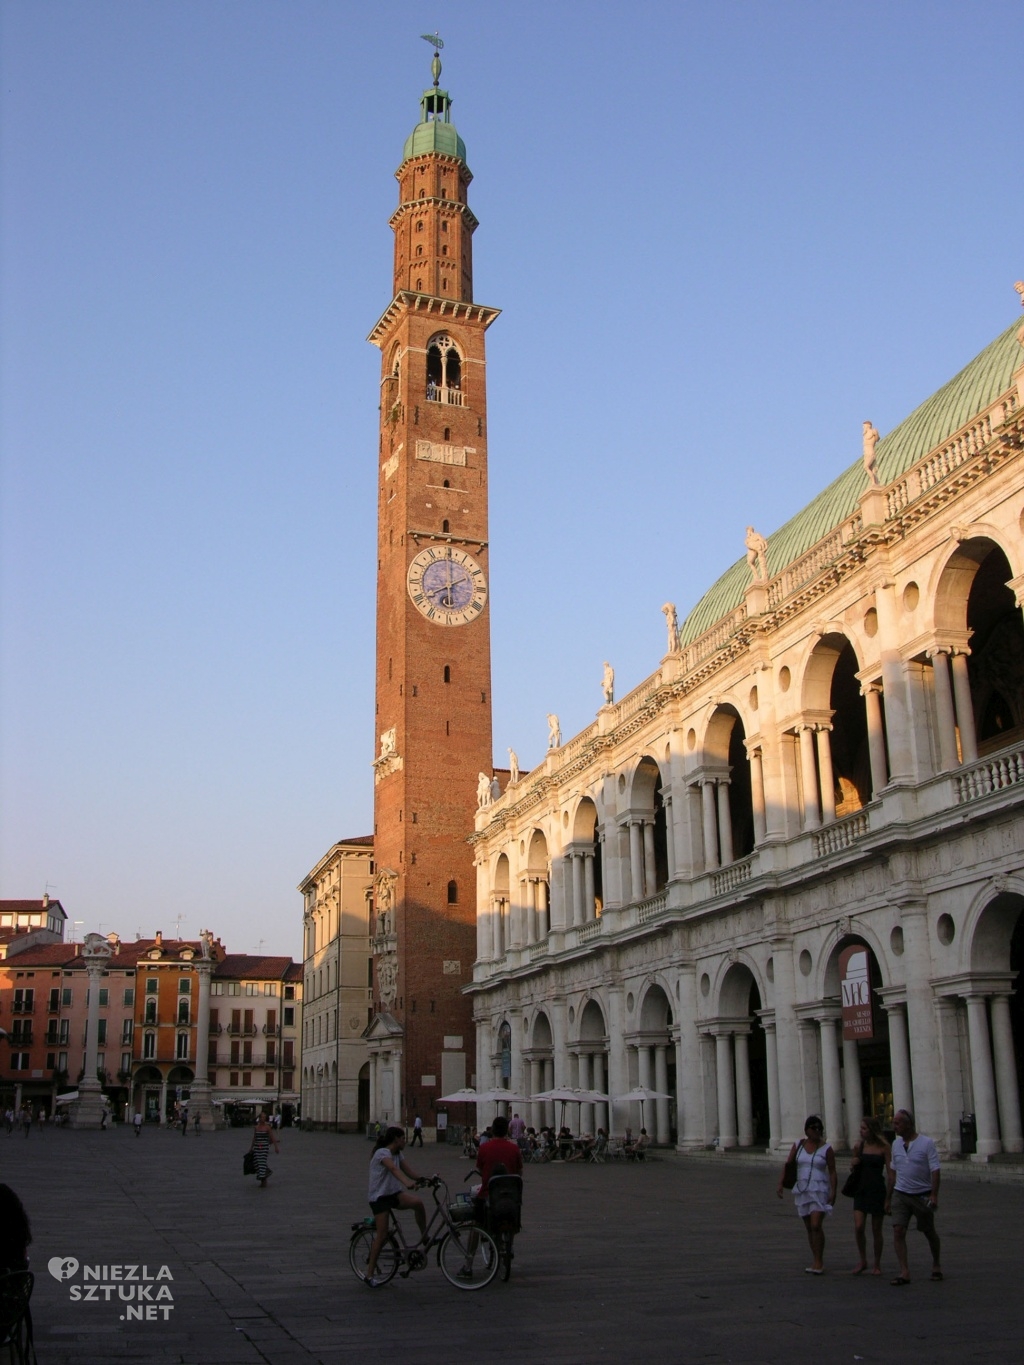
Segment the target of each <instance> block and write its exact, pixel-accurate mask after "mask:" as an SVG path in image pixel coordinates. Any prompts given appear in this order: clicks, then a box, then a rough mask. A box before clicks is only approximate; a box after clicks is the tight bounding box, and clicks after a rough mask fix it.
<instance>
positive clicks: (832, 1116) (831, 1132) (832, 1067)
mask: <svg viewBox="0 0 1024 1365" xmlns="http://www.w3.org/2000/svg"><path fill="white" fill-rule="evenodd" d="M818 1035H819V1038H820V1041H821V1089H822V1102H823V1105H824V1109H825V1113H824V1114H823V1115H822V1117H823V1118H824V1120H825V1132H826V1134H827V1136H828V1140H829V1142H831V1144H832V1146H833V1147H838V1148H839V1149H840V1150H841V1149H842V1148H844V1147H845V1146H846V1134H845V1132H844V1131H843V1092H842V1089H841V1087H840V1079H839V1049H838V1047H837V1046H836V1021H835V1018H834V1016H832V1015H824V1016H823V1017H822V1018H820V1019H819V1020H818Z"/></svg>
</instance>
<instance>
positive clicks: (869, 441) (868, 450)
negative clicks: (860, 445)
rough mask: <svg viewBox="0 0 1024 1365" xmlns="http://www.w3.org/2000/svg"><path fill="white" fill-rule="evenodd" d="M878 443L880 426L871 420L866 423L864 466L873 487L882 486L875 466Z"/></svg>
mask: <svg viewBox="0 0 1024 1365" xmlns="http://www.w3.org/2000/svg"><path fill="white" fill-rule="evenodd" d="M877 445H878V428H877V427H874V426H872V425H871V423H870V422H865V423H864V468H865V469H866V470H867V471H868V478H869V479H870V480H871V487H872V488H880V487H881V485H880V484H879V482H878V470H877V469H876V468H875V446H877Z"/></svg>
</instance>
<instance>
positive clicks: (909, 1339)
mask: <svg viewBox="0 0 1024 1365" xmlns="http://www.w3.org/2000/svg"><path fill="white" fill-rule="evenodd" d="M250 1135H251V1134H250V1132H249V1131H246V1130H233V1131H228V1132H222V1133H206V1134H204V1135H203V1136H201V1137H200V1138H198V1139H196V1138H194V1137H193V1136H192V1135H191V1134H190V1135H189V1136H188V1137H187V1138H184V1139H183V1138H182V1137H181V1135H180V1133H179V1132H177V1131H175V1132H171V1131H165V1132H160V1131H157V1130H155V1129H152V1128H147V1129H146V1130H145V1132H144V1133H143V1136H142V1137H141V1138H139V1139H136V1138H135V1137H134V1136H133V1135H132V1133H131V1132H126V1131H124V1130H122V1129H121V1128H117V1129H114V1130H112V1131H110V1132H106V1133H75V1132H69V1131H63V1132H61V1131H56V1132H55V1131H51V1132H47V1133H46V1134H45V1135H42V1136H40V1135H39V1134H38V1133H35V1132H34V1133H33V1134H32V1136H31V1137H30V1138H29V1139H27V1140H26V1139H25V1138H23V1137H21V1136H18V1135H15V1136H14V1137H12V1138H10V1139H8V1138H7V1137H5V1136H3V1135H2V1134H0V1171H2V1174H0V1179H3V1180H5V1181H6V1182H7V1183H9V1184H10V1185H12V1186H13V1187H14V1188H15V1189H16V1190H17V1191H18V1193H19V1194H20V1195H21V1197H22V1199H23V1200H24V1202H25V1205H26V1207H27V1208H28V1211H29V1214H30V1217H31V1218H32V1223H33V1231H34V1236H35V1240H34V1242H33V1246H32V1268H33V1270H34V1271H35V1273H36V1286H35V1294H34V1299H33V1310H34V1317H35V1325H36V1339H37V1347H38V1351H39V1359H40V1362H41V1365H71V1362H74V1365H92V1362H97V1363H98V1362H107V1361H115V1362H116V1361H147V1362H154V1365H163V1363H164V1362H172V1361H173V1362H179V1363H181V1365H222V1363H223V1365H227V1363H228V1362H231V1363H232V1365H234V1362H238V1365H255V1363H256V1362H269V1365H313V1363H314V1362H321V1361H322V1362H325V1365H327V1363H328V1362H338V1361H345V1362H347V1361H366V1360H370V1359H373V1358H384V1357H387V1358H389V1359H392V1360H395V1361H401V1362H403V1365H411V1363H412V1362H417V1363H418V1362H424V1361H425V1362H433V1361H438V1362H440V1361H449V1360H452V1359H462V1360H467V1361H472V1362H474V1363H475V1362H480V1361H483V1362H491V1361H498V1360H501V1361H503V1362H516V1365H526V1362H529V1363H530V1365H534V1363H536V1365H546V1363H547V1362H559V1363H561V1362H584V1361H594V1360H607V1361H613V1362H633V1361H639V1360H651V1361H657V1362H659V1363H660V1362H676V1361H678V1362H711V1363H712V1365H716V1363H717V1362H727V1361H731V1362H742V1363H743V1365H747V1363H748V1362H750V1363H755V1362H780V1363H781V1362H793V1361H798V1362H815V1365H818V1362H828V1363H831V1362H840V1361H846V1362H854V1361H857V1360H863V1361H865V1362H872V1361H883V1360H885V1361H887V1362H891V1361H893V1360H898V1361H899V1363H900V1365H908V1363H910V1362H929V1363H930V1362H947V1361H949V1362H952V1361H957V1362H963V1361H965V1360H975V1359H977V1360H985V1361H987V1362H1015V1361H1018V1360H1020V1359H1021V1358H1022V1348H1021V1342H1020V1329H1021V1313H1020V1297H1019V1276H1020V1251H1021V1231H1020V1229H1021V1214H1022V1209H1024V1186H1021V1185H1006V1184H1002V1185H995V1184H982V1183H974V1182H968V1181H963V1180H961V1181H954V1180H952V1179H950V1180H947V1182H946V1183H945V1184H944V1186H943V1190H942V1200H941V1204H942V1207H941V1211H940V1221H939V1227H940V1231H941V1235H942V1238H943V1261H944V1264H945V1269H946V1275H947V1278H946V1280H945V1282H944V1283H942V1284H931V1283H929V1282H928V1279H927V1269H928V1256H927V1248H926V1247H925V1244H924V1240H923V1238H921V1237H920V1236H919V1235H918V1234H917V1233H912V1234H911V1271H912V1273H913V1274H914V1275H915V1276H916V1277H917V1278H916V1279H915V1281H914V1283H913V1284H912V1285H910V1286H909V1287H908V1288H906V1289H892V1288H890V1286H889V1279H890V1277H891V1275H893V1274H895V1258H894V1257H893V1254H892V1250H891V1244H890V1243H889V1240H888V1239H889V1238H890V1237H891V1233H890V1232H889V1228H888V1224H887V1227H886V1235H887V1247H886V1258H885V1262H884V1265H885V1270H886V1272H887V1273H886V1274H885V1275H884V1276H883V1278H882V1279H880V1280H879V1279H872V1278H870V1277H866V1276H864V1277H860V1278H859V1279H853V1278H851V1277H850V1276H849V1274H848V1273H846V1272H848V1270H849V1268H850V1266H852V1265H853V1264H854V1262H855V1248H854V1242H853V1231H852V1228H853V1219H852V1213H851V1212H850V1201H848V1200H841V1203H842V1205H843V1207H842V1208H841V1209H839V1210H837V1212H836V1214H835V1215H834V1216H833V1218H831V1219H830V1220H829V1222H828V1224H827V1235H828V1246H827V1250H826V1257H825V1259H826V1265H827V1266H828V1273H827V1274H826V1275H825V1276H823V1277H822V1278H821V1279H813V1278H812V1277H811V1276H808V1275H804V1274H803V1267H804V1266H805V1265H806V1264H807V1262H808V1256H807V1243H806V1239H805V1237H804V1232H803V1228H802V1225H801V1224H800V1222H799V1220H798V1219H797V1217H796V1214H795V1213H794V1211H793V1208H792V1205H791V1202H790V1201H789V1199H788V1197H787V1200H786V1202H785V1203H784V1204H780V1203H779V1202H778V1201H777V1200H776V1198H775V1182H776V1178H777V1172H776V1171H775V1170H774V1169H772V1170H769V1169H767V1168H758V1167H756V1166H750V1165H745V1164H741V1163H740V1162H738V1161H733V1160H732V1159H731V1158H728V1157H725V1158H715V1157H710V1156H709V1157H707V1158H702V1159H693V1158H691V1159H687V1160H682V1159H679V1158H677V1157H675V1156H674V1155H666V1156H664V1157H663V1158H662V1159H661V1160H658V1161H655V1162H651V1163H649V1164H646V1165H642V1166H634V1165H625V1164H617V1163H609V1164H607V1165H605V1166H586V1167H584V1166H578V1165H570V1166H560V1165H553V1166H536V1167H533V1166H531V1167H528V1168H527V1172H526V1182H527V1186H526V1205H525V1209H524V1232H523V1235H522V1236H521V1237H520V1238H519V1239H518V1241H517V1244H516V1247H517V1256H516V1261H515V1265H514V1268H513V1273H512V1279H511V1282H510V1283H509V1284H501V1283H500V1282H499V1281H495V1282H494V1283H493V1284H492V1285H490V1286H489V1287H488V1288H486V1289H484V1290H481V1291H480V1292H478V1293H460V1292H459V1291H458V1290H457V1289H455V1288H453V1287H452V1286H451V1285H449V1284H448V1283H447V1281H446V1280H445V1279H444V1278H443V1276H442V1275H441V1272H440V1271H439V1270H438V1269H437V1266H436V1265H435V1264H434V1263H433V1262H432V1263H431V1264H430V1266H429V1267H428V1268H427V1269H425V1270H423V1271H421V1272H419V1273H418V1274H416V1275H414V1276H413V1277H412V1278H410V1279H408V1280H402V1279H398V1278H396V1279H395V1280H394V1281H392V1283H391V1284H390V1285H389V1286H387V1287H386V1288H385V1289H381V1290H378V1291H371V1290H368V1289H367V1288H365V1286H364V1285H362V1284H360V1283H359V1282H358V1281H356V1280H355V1279H354V1277H353V1276H352V1274H351V1272H350V1270H349V1268H348V1260H347V1244H348V1236H349V1225H350V1223H351V1222H353V1221H354V1220H356V1219H358V1218H361V1217H362V1216H363V1215H364V1213H366V1212H367V1211H368V1210H367V1206H366V1202H365V1200H366V1165H367V1162H368V1160H369V1156H370V1144H369V1143H368V1142H366V1141H365V1140H363V1139H361V1138H356V1137H338V1136H335V1135H333V1134H327V1133H316V1134H309V1133H299V1132H296V1131H291V1130H286V1131H284V1132H283V1133H282V1134H281V1142H282V1151H281V1155H280V1156H279V1157H273V1156H272V1157H271V1165H272V1166H273V1168H274V1172H275V1174H274V1175H273V1177H272V1179H271V1181H270V1186H269V1188H268V1189H267V1190H265V1191H261V1190H259V1189H258V1188H257V1187H256V1184H255V1182H254V1181H253V1180H252V1178H251V1177H250V1178H248V1179H245V1178H243V1176H242V1173H241V1167H242V1153H243V1151H244V1150H245V1148H246V1147H247V1146H248V1142H249V1138H250ZM409 1157H410V1162H411V1164H412V1166H413V1168H414V1169H415V1170H417V1171H421V1172H423V1173H428V1172H430V1171H433V1170H437V1171H438V1172H439V1173H440V1174H442V1175H443V1176H444V1177H445V1178H446V1179H447V1180H448V1181H449V1183H450V1185H451V1188H452V1190H453V1191H454V1190H455V1189H459V1188H465V1187H464V1186H463V1185H462V1177H463V1175H464V1174H465V1173H466V1172H467V1171H468V1169H469V1166H470V1163H469V1162H468V1161H466V1160H464V1159H462V1158H460V1157H459V1156H458V1155H457V1152H456V1150H455V1149H454V1148H447V1147H427V1148H426V1149H425V1150H424V1151H423V1152H422V1153H421V1152H420V1151H418V1150H417V1151H415V1152H411V1153H410V1154H409ZM841 1169H843V1167H842V1166H841ZM69 1256H70V1257H75V1258H76V1259H77V1260H78V1261H79V1262H81V1263H82V1265H83V1266H84V1265H96V1264H98V1265H106V1266H111V1265H125V1264H137V1265H139V1266H143V1265H144V1266H147V1267H148V1268H149V1273H150V1274H151V1275H155V1274H156V1273H157V1271H158V1269H159V1267H160V1266H161V1265H167V1266H169V1267H170V1271H171V1274H172V1275H173V1277H174V1278H173V1281H172V1282H170V1289H171V1291H172V1293H173V1309H172V1310H171V1311H170V1313H169V1314H168V1315H167V1317H168V1320H167V1321H161V1320H159V1318H160V1317H162V1316H163V1315H162V1314H159V1315H158V1320H157V1321H141V1322H140V1321H133V1322H121V1321H119V1318H120V1314H121V1313H122V1312H124V1311H125V1307H126V1305H125V1303H124V1302H121V1301H120V1300H119V1299H118V1295H117V1291H116V1290H114V1291H112V1295H113V1297H112V1299H111V1301H110V1302H103V1301H102V1296H101V1301H94V1302H84V1301H78V1302H72V1301H71V1299H70V1297H69V1293H70V1285H71V1284H77V1285H79V1286H81V1285H82V1280H83V1271H82V1270H81V1269H79V1271H78V1272H77V1274H76V1276H75V1277H74V1279H73V1280H72V1281H69V1282H68V1283H58V1282H57V1281H56V1280H54V1279H53V1278H51V1276H50V1274H49V1273H48V1272H47V1262H48V1261H49V1260H50V1258H51V1257H69ZM139 1273H141V1271H140V1272H139ZM122 1288H123V1289H124V1291H125V1293H127V1292H129V1290H130V1288H131V1287H130V1286H129V1285H123V1286H122ZM164 1302H165V1303H166V1300H164Z"/></svg>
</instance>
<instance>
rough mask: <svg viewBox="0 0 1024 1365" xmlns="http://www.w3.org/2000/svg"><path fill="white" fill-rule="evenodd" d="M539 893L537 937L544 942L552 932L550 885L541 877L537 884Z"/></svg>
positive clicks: (537, 892) (537, 894)
mask: <svg viewBox="0 0 1024 1365" xmlns="http://www.w3.org/2000/svg"><path fill="white" fill-rule="evenodd" d="M536 887H537V891H536V896H537V937H538V938H539V939H540V940H541V941H542V942H543V940H544V939H546V938H547V936H548V934H549V933H550V932H551V920H550V916H549V914H548V884H547V881H546V880H545V879H544V878H543V877H541V878H539V879H538V881H537V883H536Z"/></svg>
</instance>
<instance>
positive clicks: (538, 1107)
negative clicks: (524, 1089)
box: [530, 1060, 544, 1128]
mask: <svg viewBox="0 0 1024 1365" xmlns="http://www.w3.org/2000/svg"><path fill="white" fill-rule="evenodd" d="M543 1089H544V1063H543V1062H540V1061H536V1060H534V1061H531V1062H530V1094H531V1095H539V1094H540V1092H541V1091H542V1090H543ZM530 1122H531V1123H532V1124H533V1126H534V1128H540V1126H541V1125H542V1124H543V1122H544V1105H543V1104H542V1103H541V1102H540V1101H539V1100H533V1101H532V1102H531V1104H530Z"/></svg>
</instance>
